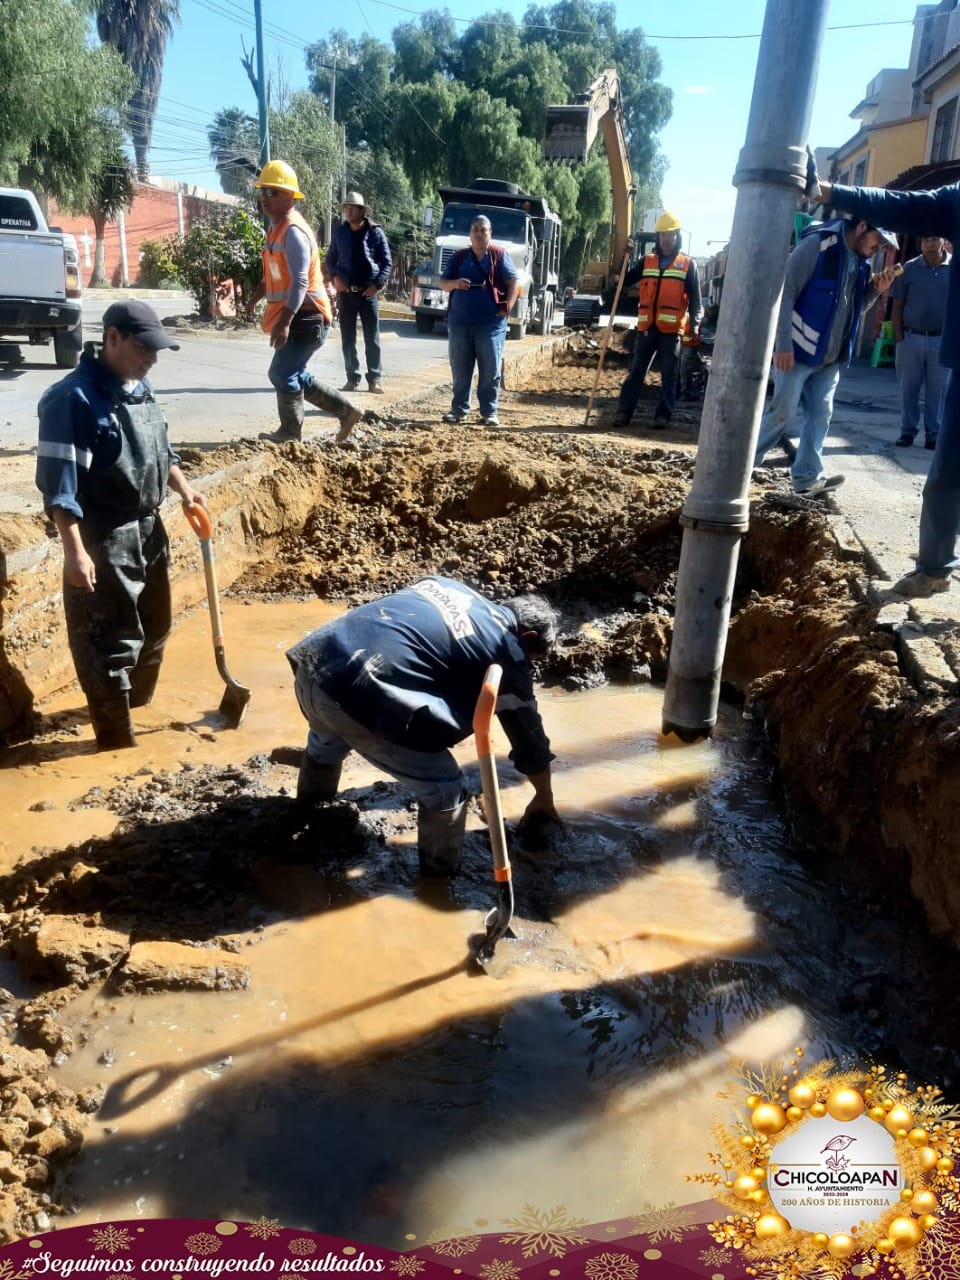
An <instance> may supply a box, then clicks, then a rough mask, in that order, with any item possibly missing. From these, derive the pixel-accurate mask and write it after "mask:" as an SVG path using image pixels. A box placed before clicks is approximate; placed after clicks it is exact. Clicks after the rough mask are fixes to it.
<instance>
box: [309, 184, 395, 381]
mask: <svg viewBox="0 0 960 1280" xmlns="http://www.w3.org/2000/svg"><path fill="white" fill-rule="evenodd" d="M340 208H341V211H342V213H343V216H344V218H345V219H346V221H344V222H341V224H340V226H339V227H336V228H335V229H334V232H333V235H332V236H331V237H330V248H329V249H328V250H327V260H326V267H327V274H328V275H329V276H330V279H331V280H332V282H333V287H334V288H335V289H336V291H337V310H338V314H339V316H340V342H341V345H342V346H343V363H344V366H345V368H346V371H347V380H346V382H345V383H344V384H343V386H342V388H341V390H342V391H358V390H359V389H360V359H359V357H358V356H357V319H358V317H359V320H360V324H361V326H362V328H363V346H364V352H365V354H366V358H367V386H368V387H369V389H370V390H371V391H372V392H374V393H375V394H377V395H379V394H381V393H382V392H383V386H382V383H381V378H382V377H383V366H382V359H381V353H380V308H379V305H378V303H377V294H378V293H379V292H380V290H381V289H383V288H385V287H386V284H387V281H388V280H389V279H390V272H391V271H392V270H393V259H392V258H391V256H390V245H389V244H388V243H387V237H386V236H385V235H384V233H383V229H382V227H379V226H378V225H377V224H376V223H375V222H373V221H371V218H370V214H371V213H373V210H372V209H371V208H370V206H369V205H368V204H365V203H364V199H363V196H362V195H361V194H360V192H359V191H348V192H347V195H346V199H345V200H344V202H343V204H342V205H341V206H340Z"/></svg>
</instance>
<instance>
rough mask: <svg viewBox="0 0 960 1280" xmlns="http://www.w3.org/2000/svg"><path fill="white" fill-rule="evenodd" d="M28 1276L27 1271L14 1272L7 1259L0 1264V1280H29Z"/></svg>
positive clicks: (11, 1264)
mask: <svg viewBox="0 0 960 1280" xmlns="http://www.w3.org/2000/svg"><path fill="white" fill-rule="evenodd" d="M29 1275H30V1273H29V1272H28V1271H17V1272H15V1271H14V1269H13V1263H12V1262H11V1261H10V1259H9V1258H4V1260H3V1261H2V1262H0V1280H29Z"/></svg>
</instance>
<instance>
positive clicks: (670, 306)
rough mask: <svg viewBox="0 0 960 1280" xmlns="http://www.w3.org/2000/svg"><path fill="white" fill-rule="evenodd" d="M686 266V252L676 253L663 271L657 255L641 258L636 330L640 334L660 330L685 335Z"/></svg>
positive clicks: (687, 267)
mask: <svg viewBox="0 0 960 1280" xmlns="http://www.w3.org/2000/svg"><path fill="white" fill-rule="evenodd" d="M689 267H690V259H689V258H688V257H687V255H686V254H685V253H678V254H677V256H676V257H675V258H674V259H673V261H672V262H671V263H669V264H668V265H667V267H666V268H665V269H664V270H663V271H661V270H660V255H659V254H657V253H648V254H647V255H646V257H645V258H644V259H643V275H642V276H641V278H640V303H639V306H638V308H637V328H638V329H639V330H640V331H641V332H646V330H647V329H659V330H660V332H661V333H686V331H687V320H688V316H687V307H688V306H689V305H690V298H689V296H688V294H687V271H688V269H689Z"/></svg>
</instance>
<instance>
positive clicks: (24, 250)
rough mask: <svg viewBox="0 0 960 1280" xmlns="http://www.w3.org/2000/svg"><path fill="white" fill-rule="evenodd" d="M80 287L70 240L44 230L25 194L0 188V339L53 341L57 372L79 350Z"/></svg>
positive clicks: (35, 342) (37, 209) (32, 201)
mask: <svg viewBox="0 0 960 1280" xmlns="http://www.w3.org/2000/svg"><path fill="white" fill-rule="evenodd" d="M82 291H83V283H82V279H81V276H80V259H79V256H78V254H77V242H76V240H74V238H73V236H71V235H66V234H65V233H64V232H62V231H57V230H55V229H54V228H51V227H48V226H47V223H46V219H45V218H44V216H43V214H42V212H41V210H40V206H39V205H38V204H37V201H36V199H35V198H34V196H33V195H32V194H31V193H30V192H29V191H23V190H21V189H19V188H17V187H0V338H12V339H14V341H17V340H18V339H19V340H24V339H25V340H26V341H27V342H29V343H30V345H31V346H37V345H40V346H46V344H47V343H48V342H50V341H51V340H52V341H53V353H54V358H55V360H56V362H57V368H59V369H73V368H74V367H75V366H76V363H77V360H78V359H79V357H80V350H81V348H82V346H83V333H82V328H81V317H80V306H81V295H82Z"/></svg>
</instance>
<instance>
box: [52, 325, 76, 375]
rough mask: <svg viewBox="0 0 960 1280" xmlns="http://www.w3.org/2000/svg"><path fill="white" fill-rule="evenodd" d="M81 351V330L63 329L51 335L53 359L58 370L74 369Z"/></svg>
mask: <svg viewBox="0 0 960 1280" xmlns="http://www.w3.org/2000/svg"><path fill="white" fill-rule="evenodd" d="M82 349H83V328H82V326H81V325H79V324H78V325H77V327H76V328H75V329H64V330H63V331H62V332H60V333H55V334H54V335H53V358H54V360H55V362H56V365H57V368H58V369H75V368H76V367H77V361H78V360H79V359H80V352H81V350H82Z"/></svg>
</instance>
